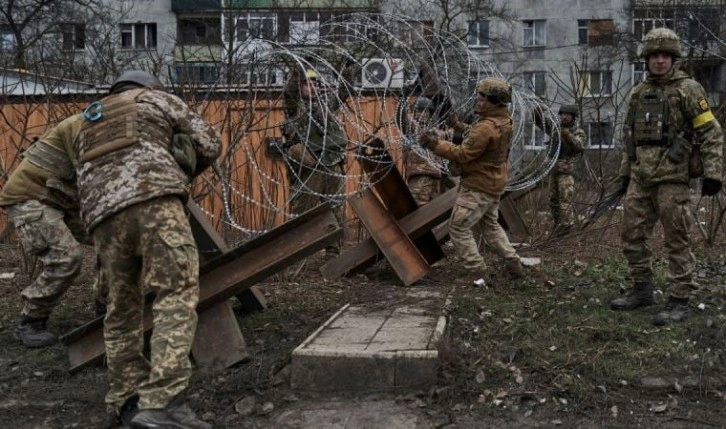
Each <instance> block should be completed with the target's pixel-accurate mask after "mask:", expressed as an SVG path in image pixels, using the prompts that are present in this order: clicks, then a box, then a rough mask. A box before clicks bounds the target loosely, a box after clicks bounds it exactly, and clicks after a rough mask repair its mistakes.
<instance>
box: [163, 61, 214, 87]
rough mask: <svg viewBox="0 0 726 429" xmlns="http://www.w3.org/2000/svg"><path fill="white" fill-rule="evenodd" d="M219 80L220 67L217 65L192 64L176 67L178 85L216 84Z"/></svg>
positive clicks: (175, 76)
mask: <svg viewBox="0 0 726 429" xmlns="http://www.w3.org/2000/svg"><path fill="white" fill-rule="evenodd" d="M218 79H219V66H218V65H216V64H206V63H196V64H195V63H191V64H180V65H176V66H174V82H176V83H182V84H184V83H216V82H217V80H218Z"/></svg>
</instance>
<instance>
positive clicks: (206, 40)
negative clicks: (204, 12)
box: [179, 18, 222, 46]
mask: <svg viewBox="0 0 726 429" xmlns="http://www.w3.org/2000/svg"><path fill="white" fill-rule="evenodd" d="M220 28H221V24H220V21H219V19H215V18H181V19H179V37H180V41H181V43H182V44H183V45H207V46H209V45H220V44H222V38H221V31H220Z"/></svg>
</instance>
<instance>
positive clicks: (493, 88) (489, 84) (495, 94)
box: [476, 77, 512, 104]
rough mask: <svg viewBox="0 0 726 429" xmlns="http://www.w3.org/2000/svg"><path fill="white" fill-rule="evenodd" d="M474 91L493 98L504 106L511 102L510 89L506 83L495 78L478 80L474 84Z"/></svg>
mask: <svg viewBox="0 0 726 429" xmlns="http://www.w3.org/2000/svg"><path fill="white" fill-rule="evenodd" d="M476 91H477V92H478V93H479V94H481V95H486V96H487V97H491V98H495V99H497V100H499V102H501V103H504V104H506V103H509V102H510V101H512V88H511V87H510V86H509V84H508V83H507V82H505V81H504V80H502V79H499V78H497V77H488V78H486V79H482V80H480V81H479V83H477V84H476Z"/></svg>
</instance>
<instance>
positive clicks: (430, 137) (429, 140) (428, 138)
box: [418, 130, 439, 150]
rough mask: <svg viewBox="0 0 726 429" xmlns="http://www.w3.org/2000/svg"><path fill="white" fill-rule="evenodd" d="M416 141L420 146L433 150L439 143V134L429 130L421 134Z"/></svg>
mask: <svg viewBox="0 0 726 429" xmlns="http://www.w3.org/2000/svg"><path fill="white" fill-rule="evenodd" d="M418 141H419V143H421V146H423V147H425V148H426V149H429V150H434V149H436V146H437V145H438V144H439V135H438V133H437V132H436V131H434V130H429V131H426V132H425V133H423V134H421V136H420V137H419V139H418Z"/></svg>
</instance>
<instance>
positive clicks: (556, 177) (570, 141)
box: [533, 105, 587, 234]
mask: <svg viewBox="0 0 726 429" xmlns="http://www.w3.org/2000/svg"><path fill="white" fill-rule="evenodd" d="M533 113H534V120H535V123H536V124H537V126H538V127H539V128H541V129H543V130H544V131H545V132H546V133H547V134H549V135H550V139H556V140H557V141H559V143H560V152H559V155H558V157H557V162H556V163H555V167H554V172H553V174H552V182H551V183H550V213H552V221H553V224H554V225H553V227H552V231H553V233H554V234H564V233H566V232H567V231H569V230H570V229H572V227H573V226H574V224H575V213H574V211H573V210H572V195H573V194H574V192H575V178H574V177H573V175H572V173H573V172H574V171H575V167H576V164H577V161H578V159H579V158H580V156H581V154H582V152H583V151H584V150H585V140H586V139H587V136H586V135H585V131H583V129H582V128H580V127H578V126H577V106H574V105H563V106H561V107H560V111H559V115H560V133H559V135H553V134H554V133H555V127H553V126H552V124H551V123H547V122H545V120H544V119H543V117H542V112H541V111H540V110H537V109H535V110H534V112H533Z"/></svg>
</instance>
